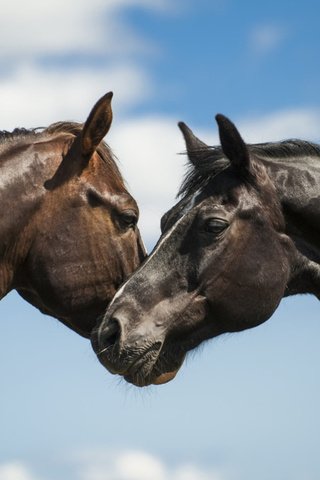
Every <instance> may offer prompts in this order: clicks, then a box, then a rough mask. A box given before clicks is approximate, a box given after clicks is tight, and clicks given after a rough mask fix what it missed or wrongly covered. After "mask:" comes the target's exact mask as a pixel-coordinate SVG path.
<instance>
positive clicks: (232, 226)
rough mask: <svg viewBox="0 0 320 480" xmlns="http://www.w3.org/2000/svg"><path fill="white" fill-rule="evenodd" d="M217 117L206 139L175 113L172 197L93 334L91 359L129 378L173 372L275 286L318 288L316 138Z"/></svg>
mask: <svg viewBox="0 0 320 480" xmlns="http://www.w3.org/2000/svg"><path fill="white" fill-rule="evenodd" d="M216 119H217V122H218V125H219V132H220V140H221V147H214V148H211V147H208V146H207V145H205V144H204V143H203V142H201V141H200V140H199V139H197V138H196V137H195V136H194V135H193V133H192V132H191V130H190V129H189V128H188V127H187V126H186V125H185V124H183V123H181V124H180V128H181V130H182V132H183V134H184V137H185V141H186V145H187V151H188V156H189V160H190V168H189V171H188V173H187V175H186V178H185V179H184V182H183V184H182V187H181V189H180V192H179V194H180V201H179V202H178V203H177V204H176V205H175V206H174V207H173V208H172V209H171V210H169V211H168V212H167V213H166V214H165V215H164V217H163V218H162V221H161V227H162V236H161V238H160V239H159V241H158V244H157V245H156V247H155V248H154V250H153V252H152V253H151V255H150V256H149V258H148V259H147V260H146V261H145V262H144V263H143V264H142V266H141V267H140V268H139V269H138V270H137V271H136V272H135V273H134V274H133V276H131V277H130V279H129V280H128V281H127V282H126V283H125V284H124V285H123V286H122V288H121V289H120V291H119V292H118V293H117V294H116V296H115V298H114V300H113V301H112V303H111V304H110V307H109V309H108V310H107V312H106V315H105V317H104V319H103V321H102V323H101V324H100V326H99V328H98V329H97V330H96V331H95V332H94V334H93V337H92V341H93V345H94V348H95V351H96V352H97V354H98V357H99V359H100V361H101V362H102V364H103V365H105V367H106V368H108V369H109V370H110V371H111V372H113V373H118V374H120V375H123V376H124V377H125V379H126V380H128V381H129V382H132V383H134V384H136V385H139V386H144V385H148V384H150V383H162V382H164V381H168V380H170V379H171V378H173V377H174V375H175V373H176V371H177V370H178V369H179V367H180V366H181V364H182V362H183V359H184V357H185V354H186V353H187V352H188V351H189V350H191V349H193V348H195V347H197V346H198V345H199V344H200V343H201V342H203V341H204V340H206V339H209V338H212V337H215V336H217V335H220V334H222V333H224V332H236V331H241V330H244V329H247V328H251V327H255V326H257V325H259V324H261V323H262V322H265V321H266V320H267V319H268V318H269V317H270V316H271V315H272V313H273V312H274V311H275V309H276V308H277V306H278V304H279V302H280V300H281V299H282V297H283V296H286V295H294V294H296V293H312V294H314V295H317V296H319V294H320V200H319V194H320V187H319V185H320V147H319V146H318V145H315V144H312V143H309V142H305V141H300V140H288V141H285V142H281V143H266V144H257V145H246V144H245V143H244V141H243V140H242V138H241V136H240V134H239V132H238V130H237V129H236V127H235V126H234V125H233V124H232V123H231V122H230V121H229V120H228V119H227V118H226V117H224V116H222V115H217V117H216Z"/></svg>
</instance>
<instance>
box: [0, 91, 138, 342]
mask: <svg viewBox="0 0 320 480" xmlns="http://www.w3.org/2000/svg"><path fill="white" fill-rule="evenodd" d="M111 98H112V93H108V94H106V95H105V96H103V97H102V98H101V99H100V100H99V101H98V102H97V103H96V105H95V106H94V107H93V108H92V110H91V112H90V114H89V116H88V118H87V120H86V122H85V123H84V125H82V124H76V123H71V122H69V123H68V122H59V123H56V124H53V125H51V126H49V127H48V128H46V129H44V130H42V131H41V132H40V133H36V132H31V133H30V134H24V135H22V136H20V137H17V136H14V137H12V139H11V141H10V142H9V144H8V145H7V146H6V148H5V150H4V152H3V161H2V166H3V168H5V169H6V174H7V176H8V178H9V177H10V176H11V177H10V178H11V180H12V182H11V184H10V185H7V186H6V188H5V186H3V188H2V189H1V190H2V197H3V199H4V204H2V205H3V206H4V210H3V211H5V209H6V208H7V210H6V211H7V214H6V216H5V218H4V219H3V220H4V221H5V225H2V227H3V228H2V238H4V239H5V242H6V245H8V247H7V248H6V255H5V258H4V262H3V263H5V265H6V275H2V278H6V279H7V282H6V283H7V284H6V285H3V289H2V290H3V293H6V291H8V290H9V289H12V288H15V289H16V290H17V291H18V292H19V293H20V294H21V295H22V297H23V298H25V299H26V300H27V301H29V302H30V303H32V304H33V305H34V306H36V307H37V308H39V309H40V310H41V311H42V312H44V313H46V314H50V315H52V316H54V317H56V318H58V319H60V320H61V321H62V322H63V323H65V324H66V325H68V326H69V327H71V328H72V329H74V330H75V331H77V332H78V333H80V334H81V335H83V336H86V337H88V336H90V333H91V330H92V328H93V326H94V325H95V323H96V321H97V316H98V315H100V314H101V313H102V312H103V311H104V310H105V308H106V306H107V305H108V303H109V302H110V300H111V299H112V297H113V295H114V294H115V292H116V290H117V289H118V288H119V286H120V285H121V284H122V283H123V282H124V280H125V279H126V278H127V277H128V275H129V274H131V273H132V272H133V270H134V269H135V268H136V267H137V266H138V265H139V264H140V262H141V260H142V259H143V258H144V255H145V253H144V247H143V244H142V241H141V238H140V234H139V230H138V228H137V221H138V215H139V211H138V206H137V204H136V202H135V200H134V199H133V197H132V196H131V195H130V194H129V192H128V191H127V189H126V187H125V185H124V181H123V179H122V177H121V174H120V172H119V170H118V167H117V165H116V163H115V161H114V159H113V157H112V153H111V150H110V148H109V147H108V146H107V145H106V144H105V143H104V142H103V138H104V136H105V135H106V134H107V132H108V131H109V128H110V126H111V122H112V110H111ZM14 140H15V141H14ZM9 160H10V161H9ZM17 166H18V168H16V167H17ZM9 187H10V188H9ZM4 192H5V193H4ZM17 199H18V200H17ZM13 202H14V203H13ZM12 205H14V209H13V208H12ZM2 273H3V272H2Z"/></svg>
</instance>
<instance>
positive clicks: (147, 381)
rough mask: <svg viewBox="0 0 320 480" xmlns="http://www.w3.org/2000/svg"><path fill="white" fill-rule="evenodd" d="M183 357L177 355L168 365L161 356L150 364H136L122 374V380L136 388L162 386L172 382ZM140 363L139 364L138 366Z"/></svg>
mask: <svg viewBox="0 0 320 480" xmlns="http://www.w3.org/2000/svg"><path fill="white" fill-rule="evenodd" d="M184 358H185V355H182V356H181V355H179V356H178V357H176V358H174V359H172V358H171V359H170V360H171V361H170V365H169V364H167V361H165V362H164V361H163V358H162V355H161V354H160V355H159V357H158V358H157V359H156V360H155V361H154V362H152V363H149V362H145V363H140V362H136V363H135V364H134V367H132V368H130V369H129V370H128V372H126V373H125V374H124V379H125V380H126V381H127V382H129V383H132V384H133V385H135V386H136V387H147V386H149V385H162V384H164V383H168V382H170V381H171V380H173V379H174V378H175V376H176V374H177V373H178V371H179V369H180V367H181V365H182V364H183V361H184ZM139 363H140V364H139Z"/></svg>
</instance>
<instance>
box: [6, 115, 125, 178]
mask: <svg viewBox="0 0 320 480" xmlns="http://www.w3.org/2000/svg"><path fill="white" fill-rule="evenodd" d="M82 128H83V124H82V123H78V122H68V121H66V122H55V123H52V124H51V125H49V126H48V127H36V128H29V129H28V128H15V129H14V130H13V131H12V132H8V131H7V130H0V144H9V143H12V142H14V141H21V142H23V141H28V140H31V141H34V140H35V139H40V138H43V137H48V136H54V135H56V134H59V133H61V134H71V135H74V136H76V137H77V136H78V135H80V133H81V131H82ZM97 153H98V154H99V156H100V158H101V160H102V161H103V162H104V163H105V164H106V165H107V166H108V168H109V169H110V173H111V174H112V175H113V176H114V177H117V178H119V179H120V180H121V181H122V183H123V182H124V180H123V177H122V175H121V173H120V170H119V168H118V165H117V159H116V157H115V155H114V154H113V153H112V151H111V148H110V147H109V145H108V144H107V143H106V142H104V141H102V142H101V143H100V145H99V147H98V148H97Z"/></svg>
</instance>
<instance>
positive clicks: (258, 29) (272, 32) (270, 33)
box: [250, 24, 288, 54]
mask: <svg viewBox="0 0 320 480" xmlns="http://www.w3.org/2000/svg"><path fill="white" fill-rule="evenodd" d="M287 34H288V31H287V29H286V28H284V27H283V26H279V25H274V24H265V25H258V26H255V27H254V28H253V30H252V31H251V32H250V43H251V47H252V50H253V51H254V52H256V53H258V54H265V53H268V52H271V51H273V50H274V49H276V48H277V47H278V46H279V45H280V44H281V43H282V42H283V41H284V40H285V38H286V36H287Z"/></svg>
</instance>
